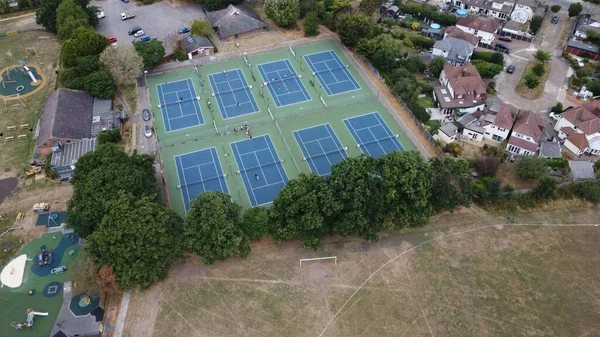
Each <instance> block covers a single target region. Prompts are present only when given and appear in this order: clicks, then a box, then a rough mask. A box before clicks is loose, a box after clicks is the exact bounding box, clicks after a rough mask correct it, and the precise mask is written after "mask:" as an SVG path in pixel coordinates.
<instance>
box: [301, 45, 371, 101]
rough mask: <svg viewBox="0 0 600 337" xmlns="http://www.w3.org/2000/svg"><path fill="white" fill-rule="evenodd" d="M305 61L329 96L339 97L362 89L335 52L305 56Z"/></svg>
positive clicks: (329, 51)
mask: <svg viewBox="0 0 600 337" xmlns="http://www.w3.org/2000/svg"><path fill="white" fill-rule="evenodd" d="M304 59H305V60H306V63H308V66H309V67H310V69H312V71H313V74H314V75H315V76H317V78H318V79H319V82H321V86H323V88H324V89H325V92H326V93H327V95H329V96H331V95H337V94H341V93H344V92H348V91H352V90H357V89H360V85H358V82H356V80H355V79H354V77H353V76H352V74H350V71H349V70H348V68H347V66H346V65H344V64H343V63H342V61H341V60H340V58H339V57H338V56H337V55H336V54H335V52H334V51H333V50H328V51H324V52H321V53H316V54H309V55H304Z"/></svg>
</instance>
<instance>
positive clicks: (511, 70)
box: [506, 64, 515, 74]
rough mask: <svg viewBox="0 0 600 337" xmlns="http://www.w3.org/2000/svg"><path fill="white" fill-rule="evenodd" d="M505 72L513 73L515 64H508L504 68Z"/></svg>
mask: <svg viewBox="0 0 600 337" xmlns="http://www.w3.org/2000/svg"><path fill="white" fill-rule="evenodd" d="M506 72H507V73H509V74H512V73H514V72H515V65H514V64H511V65H509V66H508V68H506Z"/></svg>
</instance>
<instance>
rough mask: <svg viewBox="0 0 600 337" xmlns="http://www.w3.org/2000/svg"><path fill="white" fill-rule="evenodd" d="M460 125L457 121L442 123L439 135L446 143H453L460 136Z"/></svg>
mask: <svg viewBox="0 0 600 337" xmlns="http://www.w3.org/2000/svg"><path fill="white" fill-rule="evenodd" d="M458 129H459V125H457V124H456V123H455V122H450V123H446V124H444V125H442V126H441V127H440V128H439V129H438V133H437V135H436V136H437V137H438V138H439V140H441V141H442V142H444V143H446V144H447V143H452V142H453V141H455V140H456V138H458Z"/></svg>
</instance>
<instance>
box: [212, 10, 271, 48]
mask: <svg viewBox="0 0 600 337" xmlns="http://www.w3.org/2000/svg"><path fill="white" fill-rule="evenodd" d="M206 16H207V19H208V21H209V22H210V23H211V25H212V27H213V29H214V30H215V32H216V33H217V34H218V35H219V37H220V38H221V39H223V40H227V41H232V40H234V39H237V38H242V37H247V36H250V35H253V34H256V33H259V32H261V31H263V30H266V29H267V24H266V23H265V22H264V21H262V20H261V19H260V17H259V16H258V15H256V13H254V12H253V11H252V10H250V9H249V8H247V7H244V6H233V5H229V6H228V7H227V8H225V9H222V10H218V11H214V12H210V13H208V14H207V15H206Z"/></svg>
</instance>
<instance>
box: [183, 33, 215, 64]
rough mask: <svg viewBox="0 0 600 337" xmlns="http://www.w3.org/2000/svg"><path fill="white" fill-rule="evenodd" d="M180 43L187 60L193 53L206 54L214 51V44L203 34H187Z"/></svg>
mask: <svg viewBox="0 0 600 337" xmlns="http://www.w3.org/2000/svg"><path fill="white" fill-rule="evenodd" d="M181 45H182V47H183V49H184V50H185V52H186V54H187V56H188V59H189V60H191V59H192V58H193V57H194V55H201V56H207V55H212V54H214V53H215V46H213V44H212V43H211V42H210V40H209V39H207V38H206V37H204V36H198V35H189V36H188V37H186V38H185V39H183V40H182V41H181Z"/></svg>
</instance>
